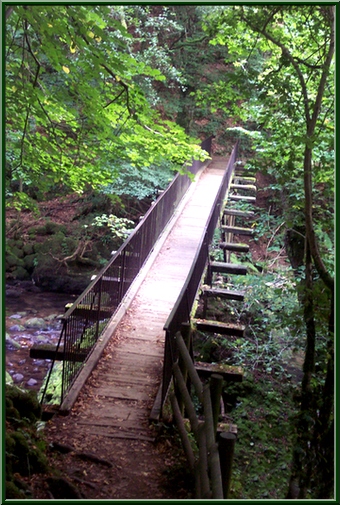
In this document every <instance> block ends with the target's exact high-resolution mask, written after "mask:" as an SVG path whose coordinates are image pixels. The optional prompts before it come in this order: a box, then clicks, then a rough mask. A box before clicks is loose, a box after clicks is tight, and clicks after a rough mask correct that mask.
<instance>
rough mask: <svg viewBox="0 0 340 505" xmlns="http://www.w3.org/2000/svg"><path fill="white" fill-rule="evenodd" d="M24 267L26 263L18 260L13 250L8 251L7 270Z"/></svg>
mask: <svg viewBox="0 0 340 505" xmlns="http://www.w3.org/2000/svg"><path fill="white" fill-rule="evenodd" d="M18 266H21V267H23V266H24V261H23V260H22V259H21V258H18V256H16V255H15V254H13V252H12V250H10V251H7V254H6V269H7V268H15V267H18Z"/></svg>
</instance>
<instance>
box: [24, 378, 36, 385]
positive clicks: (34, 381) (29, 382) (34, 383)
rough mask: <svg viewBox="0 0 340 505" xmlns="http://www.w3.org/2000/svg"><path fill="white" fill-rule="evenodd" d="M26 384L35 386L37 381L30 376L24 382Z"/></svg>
mask: <svg viewBox="0 0 340 505" xmlns="http://www.w3.org/2000/svg"><path fill="white" fill-rule="evenodd" d="M26 384H27V386H35V385H36V384H38V381H37V380H35V379H33V378H31V379H29V380H28V381H27V382H26Z"/></svg>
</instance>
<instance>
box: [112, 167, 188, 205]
mask: <svg viewBox="0 0 340 505" xmlns="http://www.w3.org/2000/svg"><path fill="white" fill-rule="evenodd" d="M176 168H177V169H179V167H178V166H177V165H174V164H173V163H171V162H167V161H165V160H164V161H163V163H159V165H157V166H156V165H154V164H152V165H150V166H149V167H137V166H133V165H131V164H127V163H121V164H120V168H119V173H118V175H117V177H116V178H115V179H114V181H113V182H112V183H111V184H109V185H107V186H105V188H103V191H104V192H105V194H115V195H117V196H128V197H129V198H133V199H137V200H143V199H145V198H153V199H154V198H155V196H156V193H157V190H159V189H165V188H166V187H167V186H168V184H169V182H170V181H171V180H172V178H173V173H174V170H175V169H176ZM117 172H118V171H117Z"/></svg>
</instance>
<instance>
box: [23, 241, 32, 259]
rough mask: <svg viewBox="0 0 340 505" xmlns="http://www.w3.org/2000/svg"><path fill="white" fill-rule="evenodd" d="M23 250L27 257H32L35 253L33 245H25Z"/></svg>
mask: <svg viewBox="0 0 340 505" xmlns="http://www.w3.org/2000/svg"><path fill="white" fill-rule="evenodd" d="M22 250H23V251H24V254H25V255H26V256H30V255H31V254H33V253H34V249H33V244H25V245H24V247H23V248H22Z"/></svg>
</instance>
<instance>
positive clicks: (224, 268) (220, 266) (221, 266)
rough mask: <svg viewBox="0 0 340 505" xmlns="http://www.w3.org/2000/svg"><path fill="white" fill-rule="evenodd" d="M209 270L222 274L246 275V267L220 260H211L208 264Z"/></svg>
mask: <svg viewBox="0 0 340 505" xmlns="http://www.w3.org/2000/svg"><path fill="white" fill-rule="evenodd" d="M209 268H210V270H211V272H218V273H222V274H234V275H246V274H247V272H248V268H247V267H245V266H244V265H242V264H239V263H223V262H221V261H212V262H211V263H210V265H209Z"/></svg>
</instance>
